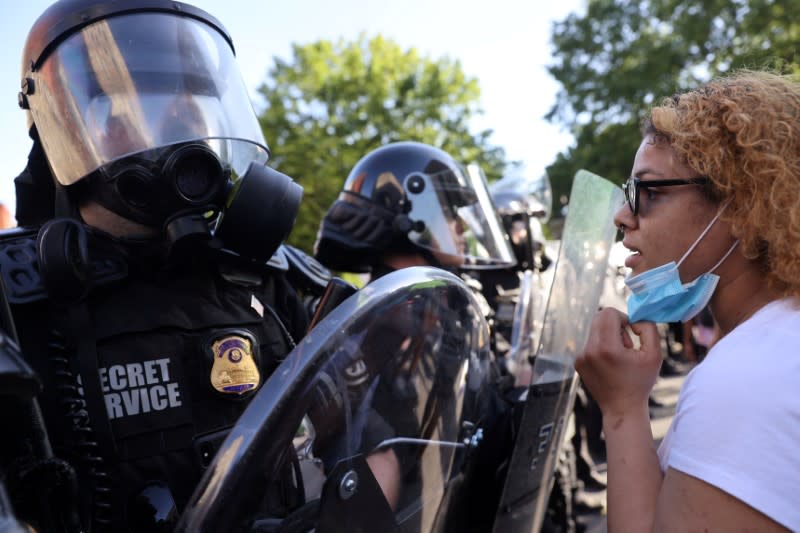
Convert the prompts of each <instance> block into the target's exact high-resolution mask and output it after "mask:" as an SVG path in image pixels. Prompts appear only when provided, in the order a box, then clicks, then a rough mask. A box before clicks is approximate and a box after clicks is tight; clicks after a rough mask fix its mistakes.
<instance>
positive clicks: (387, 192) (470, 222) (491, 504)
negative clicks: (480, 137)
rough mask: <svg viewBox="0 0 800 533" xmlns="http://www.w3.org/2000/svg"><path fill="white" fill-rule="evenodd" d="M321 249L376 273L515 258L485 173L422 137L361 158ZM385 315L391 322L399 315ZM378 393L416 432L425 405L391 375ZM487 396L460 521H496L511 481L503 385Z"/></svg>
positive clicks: (467, 524) (342, 263)
mask: <svg viewBox="0 0 800 533" xmlns="http://www.w3.org/2000/svg"><path fill="white" fill-rule="evenodd" d="M315 256H316V258H317V259H318V260H319V261H320V262H321V263H322V264H323V265H325V266H326V267H328V268H330V269H331V270H336V271H346V272H361V273H367V272H368V273H370V276H371V279H373V280H374V279H376V278H379V277H381V276H383V275H385V274H388V273H390V272H392V271H395V270H398V269H402V268H406V267H411V266H421V265H427V266H435V267H439V268H443V269H446V270H450V271H452V272H454V273H460V274H463V271H464V270H466V269H494V268H508V267H510V266H511V265H513V264H514V257H513V254H512V251H511V249H510V248H509V246H508V242H507V239H506V237H505V233H504V231H503V228H502V225H501V222H500V220H499V218H498V217H497V214H496V212H495V209H494V207H493V205H492V202H491V199H490V197H489V193H488V190H487V186H486V182H485V179H484V178H483V175H482V174H481V173H479V172H469V171H468V170H467V169H465V168H464V167H463V166H462V165H461V164H459V163H458V162H457V161H456V160H455V159H454V158H453V157H452V156H450V155H449V154H448V153H446V152H445V151H443V150H440V149H438V148H435V147H433V146H430V145H427V144H422V143H418V142H397V143H391V144H388V145H385V146H383V147H380V148H378V149H376V150H373V151H372V152H369V153H368V154H366V155H365V156H364V157H362V158H361V160H359V161H358V162H357V163H356V165H355V166H354V167H353V169H352V171H351V172H350V174H349V176H348V177H347V179H346V181H345V183H344V186H343V189H342V192H341V193H340V195H339V197H338V199H337V200H336V201H335V202H334V203H333V205H332V206H331V207H330V208H329V209H328V212H327V213H326V214H325V216H324V217H323V220H322V222H321V224H320V228H319V233H318V236H317V242H316V244H315ZM468 284H469V283H468ZM470 288H471V289H473V293H474V294H475V296H476V297H477V299H478V301H479V302H482V304H483V305H482V306H481V307H483V309H482V312H483V313H484V315H487V314H489V313H490V309H489V308H488V304H486V303H485V300H482V297H480V293H479V292H477V290H476V288H475V287H472V286H471V287H470ZM440 305H443V306H446V305H447V303H446V302H440ZM414 316H422V313H421V312H419V313H414ZM384 320H385V321H386V322H387V323H389V324H391V323H393V322H396V321H397V320H398V319H397V318H396V317H384ZM395 357H401V356H399V355H397V356H395ZM377 395H378V396H379V401H378V402H376V403H377V404H379V405H380V404H381V403H384V404H386V405H391V406H392V408H391V409H388V408H387V409H385V410H384V411H385V412H386V413H387V414H384V411H379V414H380V415H382V416H383V417H384V418H385V419H386V421H387V422H388V424H389V425H392V426H394V427H395V429H396V431H397V433H399V434H410V433H411V431H410V430H408V429H407V428H406V427H405V426H409V425H413V424H414V423H415V422H414V421H415V420H416V415H415V414H414V412H415V411H414V410H413V409H412V407H410V406H409V408H408V409H407V411H408V416H405V417H404V416H403V415H402V411H403V393H402V391H397V390H393V389H392V384H391V383H388V385H387V386H386V387H384V388H383V389H382V390H379V392H378V393H377ZM381 395H382V396H381ZM485 401H486V403H485V404H484V405H483V407H482V409H483V412H484V413H485V414H486V419H485V420H483V421H482V428H483V429H485V430H486V431H485V432H484V434H485V435H491V438H489V439H487V440H488V441H489V442H488V443H487V445H486V446H482V447H479V448H478V451H477V454H478V455H477V458H476V460H475V462H473V463H471V464H472V465H473V466H472V468H476V469H475V470H474V471H472V473H471V476H472V478H471V479H472V480H473V481H471V482H470V483H469V486H468V487H465V489H464V493H463V495H462V496H461V497H463V498H465V499H466V500H465V501H467V502H469V504H468V505H466V509H465V510H464V512H463V513H459V516H458V517H454V518H453V519H454V520H455V521H456V522H457V523H458V525H457V526H455V528H456V530H459V531H461V530H463V531H467V530H469V531H482V530H486V529H487V528H489V527H490V524H491V522H492V520H493V518H494V512H495V509H496V505H497V500H498V499H499V496H500V491H501V489H502V479H503V477H502V475H501V474H498V470H499V469H501V468H502V467H501V466H500V464H501V463H502V462H503V460H505V459H507V457H506V456H505V455H504V454H505V453H510V451H511V442H510V441H509V440H507V439H509V438H510V434H509V432H508V431H507V423H508V418H507V416H506V415H508V413H509V411H508V408H507V407H508V406H507V405H506V404H505V402H504V401H503V400H502V398H501V397H500V395H498V394H489V395H487V396H486V398H485ZM367 438H369V436H367ZM398 456H399V457H398V459H399V463H400V467H399V468H400V471H401V475H403V476H404V477H405V479H407V478H408V476H412V477H413V476H414V472H411V473H409V472H408V470H409V463H410V462H411V461H409V459H408V458H407V457H405V456H404V455H403V454H402V450H398ZM475 465H480V466H479V467H476V466H475ZM412 497H413V495H412Z"/></svg>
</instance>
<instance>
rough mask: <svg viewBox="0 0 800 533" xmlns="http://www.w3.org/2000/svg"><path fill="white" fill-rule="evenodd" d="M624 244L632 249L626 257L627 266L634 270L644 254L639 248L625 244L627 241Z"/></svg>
mask: <svg viewBox="0 0 800 533" xmlns="http://www.w3.org/2000/svg"><path fill="white" fill-rule="evenodd" d="M622 245H623V246H624V247H625V248H627V249H628V250H630V251H631V254H630V255H629V256H628V257H626V258H625V266H626V267H628V268H630V269H631V270H633V269H634V268H636V265H638V264H639V263H640V262H641V261H642V254H641V252H639V250H638V249H637V248H635V247H633V246H630V245H628V244H625V242H623V243H622Z"/></svg>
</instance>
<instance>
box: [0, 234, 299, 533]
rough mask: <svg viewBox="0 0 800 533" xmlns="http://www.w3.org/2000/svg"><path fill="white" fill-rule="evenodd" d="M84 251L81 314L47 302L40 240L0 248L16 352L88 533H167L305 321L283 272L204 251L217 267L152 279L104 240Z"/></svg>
mask: <svg viewBox="0 0 800 533" xmlns="http://www.w3.org/2000/svg"><path fill="white" fill-rule="evenodd" d="M89 241H90V242H89V246H88V249H89V255H90V257H92V260H91V261H90V268H89V269H88V271H89V275H88V278H89V279H87V290H86V291H85V292H86V295H85V297H83V298H81V299H78V300H75V301H64V300H57V299H53V298H52V297H50V295H49V294H48V291H47V290H46V285H47V282H46V280H44V279H43V278H42V275H41V273H42V272H45V271H47V269H46V268H42V267H41V266H40V265H39V264H38V263H37V257H41V254H38V253H37V249H36V248H37V242H36V240H35V234H34V233H33V232H25V231H15V232H11V233H9V234H7V236H6V239H5V240H3V241H2V242H0V268H1V269H2V274H3V282H4V284H5V286H6V287H7V289H6V294H7V297H8V300H9V303H10V309H11V313H12V315H13V321H14V324H15V326H16V330H17V334H18V338H19V343H20V348H21V350H22V354H23V356H24V358H25V359H26V360H27V361H28V362H29V363H30V364H31V366H32V367H33V368H34V370H35V371H36V372H37V373H38V374H39V376H40V378H41V380H42V382H43V392H42V394H41V395H40V397H39V402H40V405H41V407H42V411H43V414H44V420H45V422H46V426H47V429H48V431H49V436H50V440H51V442H52V444H53V452H54V454H55V456H57V457H59V458H61V459H64V460H66V461H67V462H68V463H69V464H71V465H73V466H74V467H75V469H76V471H77V473H78V481H79V488H80V491H79V495H80V502H81V511H82V513H81V514H82V516H83V522H84V524H88V523H89V522H91V523H92V525H93V526H94V530H103V529H104V527H105V529H109V530H114V531H125V530H137V531H140V530H159V528H166V529H168V528H169V526H170V525H174V520H175V519H177V514H178V513H179V512H180V510H181V509H182V507H183V505H184V504H185V502H186V501H187V500H188V498H189V497H190V496H191V494H192V491H193V489H194V487H195V485H196V483H197V481H198V480H199V479H200V476H201V475H202V473H203V471H204V468H205V466H207V465H208V463H209V462H210V461H211V459H212V458H213V456H214V454H215V453H216V450H217V448H218V446H219V445H220V444H221V442H222V440H223V439H224V437H225V435H226V434H227V431H228V430H229V429H230V427H231V426H232V425H233V424H234V423H235V422H236V420H237V419H238V417H239V415H240V414H241V413H242V412H243V410H244V409H245V407H246V406H247V403H248V398H250V397H251V396H252V395H253V394H254V392H255V391H256V390H257V389H258V388H259V387H260V385H261V384H263V382H264V381H265V380H266V379H267V378H268V376H269V375H270V373H271V372H272V371H273V369H274V368H275V367H276V366H277V364H278V363H279V362H280V361H281V360H282V359H283V357H285V355H286V354H287V353H288V352H289V351H291V349H292V348H293V347H294V343H295V341H294V339H299V338H300V337H302V335H303V334H304V333H305V328H306V324H307V316H306V311H305V309H304V307H303V305H302V303H301V302H300V300H299V299H298V297H297V295H296V294H295V292H294V290H293V289H292V288H291V287H290V285H289V284H288V282H287V281H286V279H285V272H282V271H280V270H279V269H276V268H272V267H268V266H263V267H260V268H258V269H254V268H253V267H252V266H251V267H249V268H243V267H242V266H241V264H239V263H235V262H233V261H229V260H227V259H226V256H225V255H224V253H222V252H209V253H215V254H218V255H215V256H213V257H212V256H210V255H209V256H208V257H200V258H196V260H195V261H193V262H192V263H191V264H190V265H183V266H182V267H181V269H180V270H179V271H176V272H171V271H169V270H155V269H152V268H150V267H148V266H147V265H146V264H142V261H141V260H137V259H134V258H132V257H130V256H128V257H126V255H125V254H124V253H122V252H121V251H120V249H118V248H117V247H115V246H114V245H113V244H111V245H110V244H109V242H104V238H103V237H102V236H97V235H90V239H89ZM284 264H285V262H284ZM287 479H291V477H290V476H287ZM284 492H285V491H284ZM13 497H14V494H13V491H12V498H13ZM158 502H161V503H158ZM164 502H166V503H164ZM14 503H15V504H17V505H16V506H15V508H16V510H17V513H18V514H19V515H21V518H22V519H26V520H30V521H33V522H34V523H35V517H29V516H25V511H26V509H25V502H14ZM292 503H293V502H283V504H284V505H291V504H292ZM159 505H160V506H162V508H158V507H159ZM280 505H281V502H272V503H271V508H273V509H279V508H280Z"/></svg>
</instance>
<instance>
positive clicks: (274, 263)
mask: <svg viewBox="0 0 800 533" xmlns="http://www.w3.org/2000/svg"><path fill="white" fill-rule="evenodd" d="M267 266H268V267H270V268H273V269H275V270H280V271H281V272H286V271H287V270H289V259H288V258H287V257H286V251H285V250H284V248H283V245H281V246H279V247H278V249H277V250H275V253H274V254H272V257H270V258H269V260H268V261H267Z"/></svg>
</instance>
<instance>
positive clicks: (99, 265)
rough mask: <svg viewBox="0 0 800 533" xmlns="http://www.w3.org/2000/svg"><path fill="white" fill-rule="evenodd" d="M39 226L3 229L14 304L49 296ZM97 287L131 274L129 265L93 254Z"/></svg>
mask: <svg viewBox="0 0 800 533" xmlns="http://www.w3.org/2000/svg"><path fill="white" fill-rule="evenodd" d="M37 234H38V228H14V229H12V230H3V231H0V276H2V280H3V284H4V289H5V293H6V297H7V299H8V302H9V303H10V304H26V303H31V302H36V301H39V300H45V299H47V297H48V294H47V289H46V288H45V284H44V280H43V279H42V276H41V275H40V273H39V264H38V259H37V255H38V254H37V250H36V236H37ZM90 276H91V280H90V284H91V285H93V286H97V285H102V284H104V283H107V282H110V281H115V280H119V279H122V278H124V277H126V276H127V265H126V264H125V263H124V262H123V261H121V260H119V258H116V257H105V256H103V257H93V258H92V265H91V274H90Z"/></svg>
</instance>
